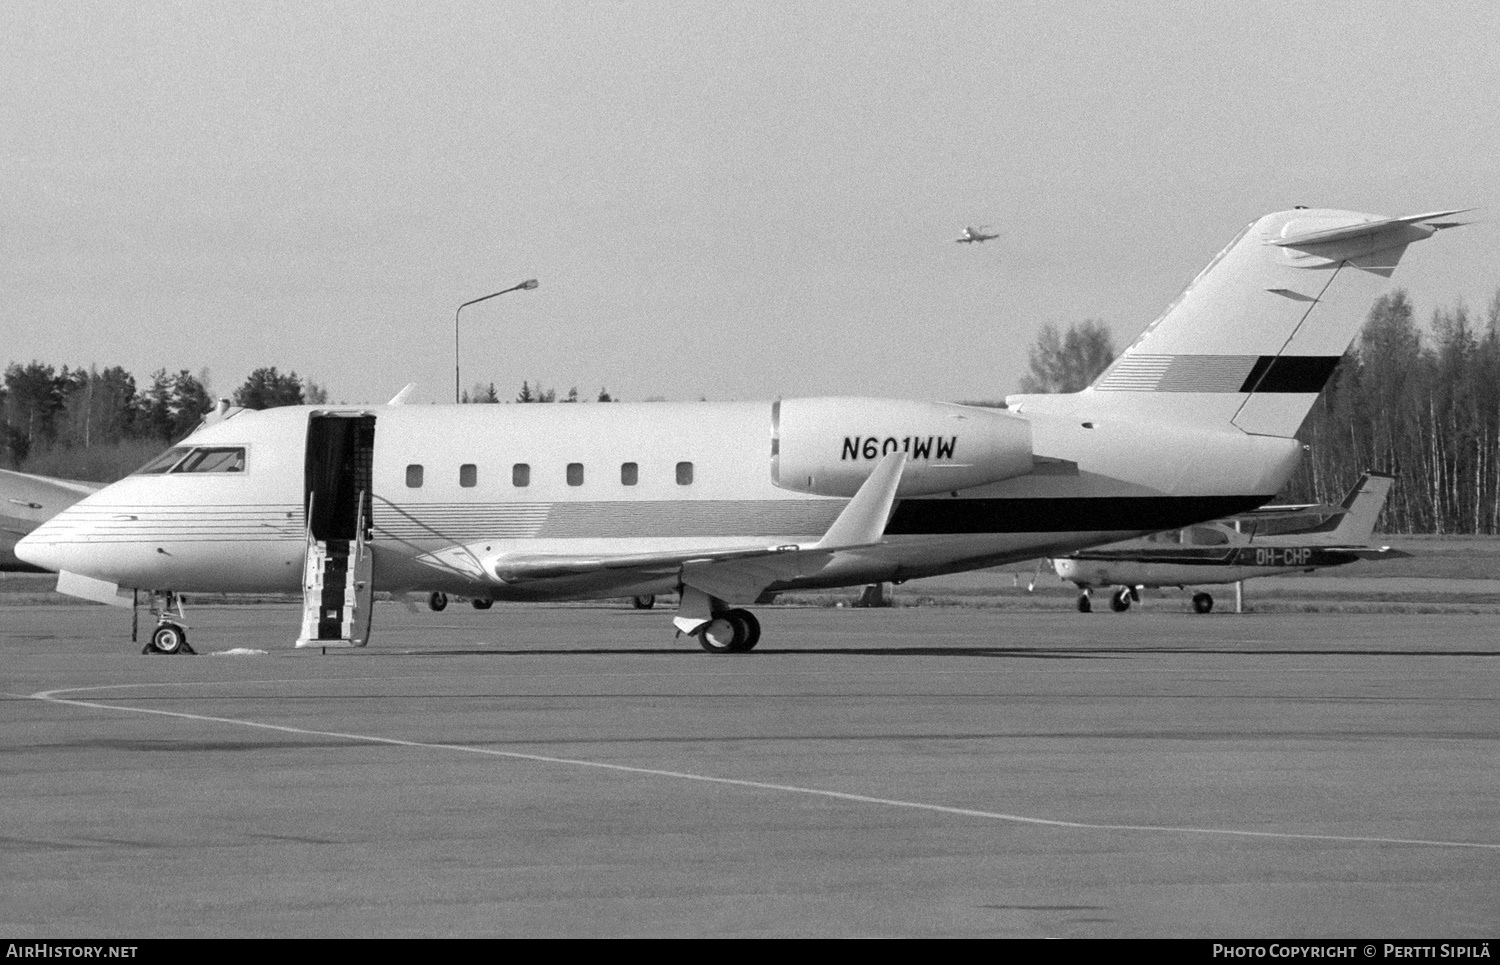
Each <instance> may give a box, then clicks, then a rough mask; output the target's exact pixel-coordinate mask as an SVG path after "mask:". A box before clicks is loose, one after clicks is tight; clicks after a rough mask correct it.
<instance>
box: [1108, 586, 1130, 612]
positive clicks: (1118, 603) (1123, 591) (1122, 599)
mask: <svg viewBox="0 0 1500 965" xmlns="http://www.w3.org/2000/svg"><path fill="white" fill-rule="evenodd" d="M1109 608H1110V609H1111V610H1113V611H1115V612H1116V613H1124V612H1125V611H1126V610H1128V609H1130V588H1129V587H1125V586H1122V587H1120V588H1119V589H1118V590H1116V591H1115V593H1114V595H1113V596H1111V597H1110V598H1109Z"/></svg>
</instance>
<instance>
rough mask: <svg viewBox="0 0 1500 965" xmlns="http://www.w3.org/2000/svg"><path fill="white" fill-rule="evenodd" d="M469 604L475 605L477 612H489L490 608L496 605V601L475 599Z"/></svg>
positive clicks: (481, 598)
mask: <svg viewBox="0 0 1500 965" xmlns="http://www.w3.org/2000/svg"><path fill="white" fill-rule="evenodd" d="M469 602H470V603H472V604H473V605H474V609H476V610H488V609H489V608H490V607H492V606H494V605H495V601H494V600H487V599H485V598H483V597H475V598H474V599H472V600H470V601H469Z"/></svg>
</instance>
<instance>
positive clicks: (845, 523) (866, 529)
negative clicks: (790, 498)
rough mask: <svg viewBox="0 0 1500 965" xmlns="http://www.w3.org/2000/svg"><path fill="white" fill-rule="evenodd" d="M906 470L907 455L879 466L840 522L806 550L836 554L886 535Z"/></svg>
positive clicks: (892, 455) (889, 456) (895, 456)
mask: <svg viewBox="0 0 1500 965" xmlns="http://www.w3.org/2000/svg"><path fill="white" fill-rule="evenodd" d="M904 468H906V453H904V452H892V453H889V454H887V455H886V457H885V458H884V459H881V460H880V462H878V463H876V464H875V471H874V472H872V473H870V478H868V479H866V480H865V481H864V484H863V485H861V486H860V487H859V491H858V492H856V493H855V494H854V498H853V499H851V500H849V505H847V506H845V507H844V511H843V512H842V513H839V518H838V519H836V520H834V521H833V525H832V526H830V527H828V532H826V533H824V534H823V538H822V539H820V540H818V541H817V542H816V543H814V544H813V545H812V546H807V547H804V549H815V550H836V549H842V548H845V547H853V546H870V545H872V544H874V543H878V542H880V537H881V536H883V535H885V524H886V522H887V521H888V520H889V519H890V517H891V507H892V506H893V505H894V504H895V502H896V489H897V487H899V486H900V485H901V470H902V469H904Z"/></svg>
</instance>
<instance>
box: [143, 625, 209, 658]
mask: <svg viewBox="0 0 1500 965" xmlns="http://www.w3.org/2000/svg"><path fill="white" fill-rule="evenodd" d="M141 652H142V653H164V654H173V653H197V652H198V651H196V650H194V649H193V648H192V646H191V645H190V644H189V643H188V639H187V628H186V627H182V626H178V625H177V624H175V623H162V624H159V625H158V626H157V628H156V629H155V630H154V631H152V633H151V642H150V643H148V644H146V649H144V650H142V651H141Z"/></svg>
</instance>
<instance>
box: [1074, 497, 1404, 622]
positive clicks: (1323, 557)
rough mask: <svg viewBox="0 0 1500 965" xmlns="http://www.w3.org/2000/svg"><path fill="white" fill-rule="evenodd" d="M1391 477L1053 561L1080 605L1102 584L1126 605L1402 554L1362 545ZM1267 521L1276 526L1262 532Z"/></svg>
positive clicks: (1206, 606) (1201, 604)
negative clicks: (1162, 593) (1315, 502)
mask: <svg viewBox="0 0 1500 965" xmlns="http://www.w3.org/2000/svg"><path fill="white" fill-rule="evenodd" d="M1394 482H1395V477H1393V476H1388V475H1386V474H1384V473H1374V472H1367V473H1365V474H1364V475H1363V476H1361V477H1360V479H1359V482H1357V483H1355V484H1354V488H1353V489H1351V490H1350V491H1349V495H1348V496H1347V497H1346V498H1345V499H1344V502H1343V505H1341V506H1266V507H1263V508H1262V509H1260V510H1257V511H1254V512H1251V513H1245V514H1241V515H1239V516H1237V517H1235V518H1233V519H1227V520H1216V521H1214V522H1211V523H1203V524H1200V525H1197V526H1189V527H1186V528H1185V529H1181V530H1169V531H1167V532H1163V533H1153V534H1152V535H1150V536H1147V537H1145V538H1144V539H1138V540H1130V541H1128V542H1123V543H1114V544H1111V545H1108V546H1096V547H1094V548H1092V549H1087V550H1083V551H1081V552H1078V553H1073V554H1072V555H1070V556H1065V557H1062V558H1061V559H1055V560H1053V561H1052V567H1053V569H1054V570H1056V571H1057V575H1058V576H1060V577H1062V578H1063V579H1065V580H1068V581H1071V582H1072V583H1075V584H1077V586H1078V588H1079V589H1080V590H1081V592H1080V593H1079V595H1078V611H1079V612H1080V613H1088V612H1089V610H1090V609H1092V605H1091V604H1090V602H1089V591H1090V590H1092V589H1095V588H1099V587H1105V586H1115V587H1118V589H1117V590H1115V592H1114V594H1113V595H1112V596H1111V597H1110V599H1109V605H1110V609H1112V610H1114V611H1115V612H1116V613H1123V612H1124V611H1126V610H1128V609H1130V602H1131V600H1136V601H1139V600H1140V598H1141V597H1140V591H1141V590H1143V589H1146V588H1148V587H1166V586H1175V587H1181V588H1183V589H1186V588H1187V587H1189V586H1204V585H1212V584H1216V583H1237V582H1239V581H1241V580H1248V579H1251V578H1253V577H1257V576H1273V575H1276V574H1278V573H1297V572H1307V573H1310V572H1312V571H1313V570H1317V569H1322V568H1324V567H1328V566H1343V565H1344V564H1345V563H1353V562H1354V561H1355V560H1380V559H1386V560H1391V559H1399V558H1401V557H1404V556H1410V555H1411V554H1410V553H1405V552H1402V551H1401V550H1393V549H1391V548H1390V547H1389V546H1379V547H1376V546H1369V545H1367V544H1368V543H1369V542H1370V536H1371V535H1372V534H1373V533H1374V531H1375V520H1376V519H1377V518H1378V517H1379V516H1380V510H1381V508H1382V507H1383V506H1384V505H1385V500H1386V496H1387V495H1389V493H1390V491H1391V485H1392V483H1394ZM1309 519H1312V520H1316V521H1317V522H1316V523H1315V524H1314V525H1311V526H1309V525H1306V524H1303V525H1302V526H1301V527H1300V528H1292V529H1286V528H1285V526H1284V525H1279V521H1281V520H1309ZM1291 525H1292V526H1293V527H1296V525H1297V524H1296V523H1292V524H1291ZM1266 529H1278V530H1280V531H1279V532H1273V533H1270V534H1265V533H1263V531H1264V530H1266ZM1213 608H1214V598H1213V597H1212V596H1211V595H1209V594H1208V593H1206V592H1204V591H1201V590H1200V591H1198V592H1196V593H1194V594H1193V609H1194V610H1196V611H1197V612H1199V613H1208V612H1210V611H1211V610H1213Z"/></svg>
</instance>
